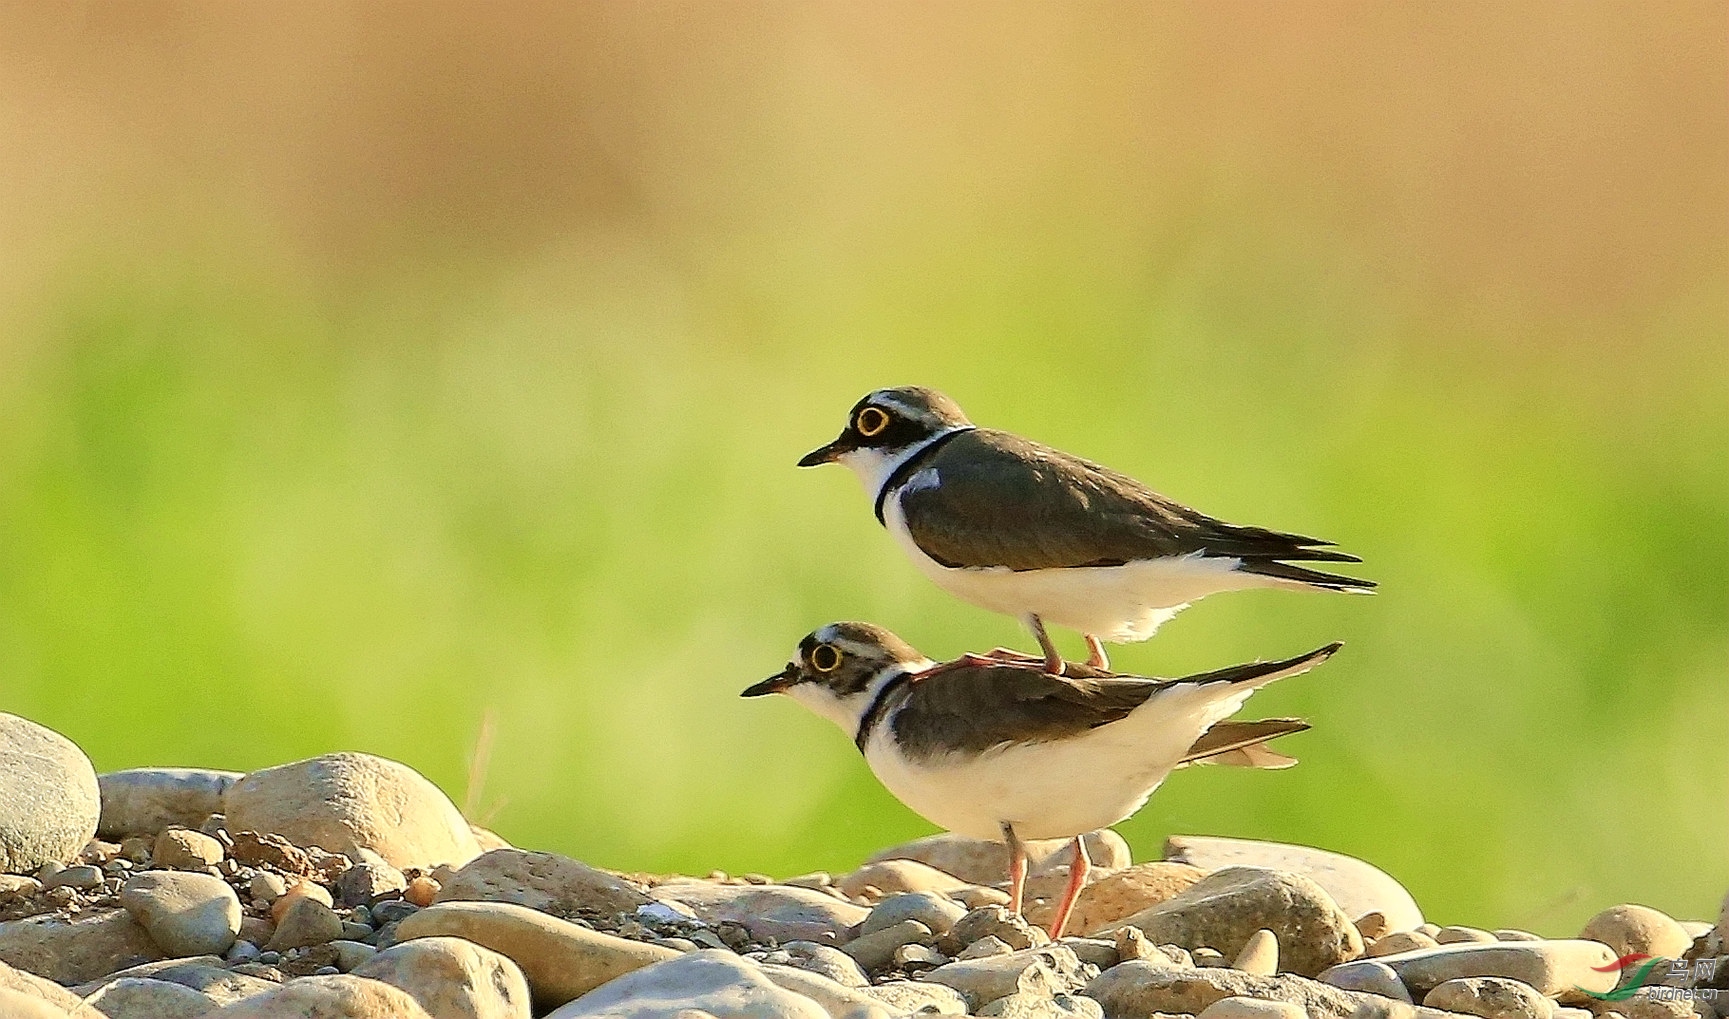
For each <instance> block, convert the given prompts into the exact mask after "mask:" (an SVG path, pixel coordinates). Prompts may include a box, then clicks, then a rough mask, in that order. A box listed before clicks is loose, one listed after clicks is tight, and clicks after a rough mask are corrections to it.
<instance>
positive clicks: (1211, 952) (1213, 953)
mask: <svg viewBox="0 0 1729 1019" xmlns="http://www.w3.org/2000/svg"><path fill="white" fill-rule="evenodd" d="M1191 958H1193V959H1194V961H1195V965H1196V966H1205V967H1208V968H1213V967H1217V968H1221V969H1222V968H1224V967H1226V966H1229V965H1230V961H1229V960H1227V959H1226V958H1225V954H1224V953H1223V952H1220V951H1218V950H1217V949H1213V948H1208V947H1206V946H1205V945H1202V946H1201V947H1200V948H1197V949H1195V951H1194V953H1193V955H1192V956H1191Z"/></svg>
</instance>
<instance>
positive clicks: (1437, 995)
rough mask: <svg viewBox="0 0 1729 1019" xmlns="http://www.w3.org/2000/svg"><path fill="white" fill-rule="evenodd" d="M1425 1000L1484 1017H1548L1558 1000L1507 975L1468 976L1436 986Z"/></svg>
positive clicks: (1438, 1006)
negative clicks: (1551, 999) (1550, 998)
mask: <svg viewBox="0 0 1729 1019" xmlns="http://www.w3.org/2000/svg"><path fill="white" fill-rule="evenodd" d="M1423 1004H1424V1005H1426V1006H1428V1007H1429V1008H1439V1009H1443V1010H1445V1011H1448V1012H1463V1013H1465V1014H1466V1015H1476V1016H1482V1017H1483V1019H1549V1017H1550V1013H1552V1012H1553V1011H1554V1009H1555V1003H1554V1002H1552V1001H1550V1000H1549V999H1548V998H1546V997H1544V996H1543V995H1541V994H1539V993H1537V989H1536V988H1534V987H1531V986H1530V985H1529V984H1522V983H1520V982H1519V981H1517V980H1509V979H1507V978H1505V977H1465V978H1462V979H1458V980H1448V981H1445V982H1443V983H1440V984H1438V985H1436V986H1435V989H1434V990H1432V991H1430V992H1429V993H1428V994H1427V995H1425V996H1424V997H1423Z"/></svg>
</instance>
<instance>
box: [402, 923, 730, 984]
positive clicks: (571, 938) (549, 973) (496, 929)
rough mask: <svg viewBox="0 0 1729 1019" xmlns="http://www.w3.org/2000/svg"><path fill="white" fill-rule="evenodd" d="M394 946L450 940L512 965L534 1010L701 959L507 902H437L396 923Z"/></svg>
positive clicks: (698, 953) (697, 953)
mask: <svg viewBox="0 0 1729 1019" xmlns="http://www.w3.org/2000/svg"><path fill="white" fill-rule="evenodd" d="M396 933H397V939H398V943H399V944H400V943H405V942H408V941H412V940H414V939H416V938H423V937H437V936H440V935H450V936H452V937H459V938H467V939H468V940H469V941H472V942H474V943H475V944H477V945H481V946H483V947H485V948H490V949H492V950H493V951H495V952H498V953H499V954H501V955H504V956H506V957H507V958H509V959H511V960H513V961H514V962H515V963H516V965H517V966H518V967H519V968H521V970H522V974H523V976H524V977H526V978H527V980H528V986H529V989H530V990H531V991H532V992H533V994H534V999H535V1002H536V1004H537V1006H538V1007H540V1008H542V1009H550V1008H555V1007H557V1006H560V1005H563V1004H564V1003H566V1002H568V1001H570V1000H571V999H573V998H577V997H580V996H581V995H584V994H587V993H588V992H589V991H592V990H594V989H595V988H597V987H599V986H601V985H602V984H605V983H608V982H609V981H612V980H614V979H616V978H618V977H622V976H624V975H625V974H627V973H630V972H632V971H633V970H637V969H641V968H643V967H645V966H649V965H651V964H653V963H657V962H665V961H668V960H672V959H677V958H689V957H692V956H697V955H706V954H708V953H704V952H690V953H685V954H683V955H681V953H679V952H678V951H677V950H676V949H671V948H665V947H662V946H660V945H650V944H646V943H644V942H641V941H628V940H626V939H624V938H620V937H615V936H613V935H611V934H603V933H601V932H599V931H593V930H589V929H587V928H585V927H579V926H577V925H576V924H574V923H570V922H568V921H565V920H560V919H558V918H557V917H553V916H548V915H546V914H545V913H541V912H538V911H536V910H532V909H529V908H528V907H526V906H518V905H516V904H515V903H511V902H440V903H438V904H436V905H434V906H430V907H428V908H426V909H423V910H421V911H420V912H418V913H416V914H414V915H413V916H411V917H408V918H407V919H406V920H403V921H402V925H401V926H400V927H398V928H397V932H396Z"/></svg>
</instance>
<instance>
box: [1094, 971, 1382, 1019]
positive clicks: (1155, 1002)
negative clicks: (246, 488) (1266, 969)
mask: <svg viewBox="0 0 1729 1019" xmlns="http://www.w3.org/2000/svg"><path fill="white" fill-rule="evenodd" d="M1084 993H1085V994H1086V995H1087V997H1089V998H1092V999H1094V1000H1096V1001H1097V1002H1098V1003H1099V1004H1101V1005H1103V1006H1104V1009H1105V1015H1107V1016H1113V1017H1117V1019H1127V1017H1130V1016H1133V1017H1137V1019H1139V1017H1145V1016H1147V1015H1148V1014H1149V1013H1155V1012H1164V1013H1170V1014H1172V1015H1196V1014H1198V1013H1200V1012H1201V1011H1203V1010H1204V1009H1206V1007H1207V1006H1208V1005H1211V1004H1213V1003H1214V1002H1216V1001H1218V1000H1219V999H1221V998H1228V997H1231V996H1233V995H1245V996H1248V997H1254V998H1262V999H1265V1000H1268V1001H1284V1002H1290V1003H1291V1004H1293V1005H1297V1006H1298V1007H1300V1008H1303V1009H1305V1010H1306V1011H1307V1012H1308V1013H1309V1014H1310V1015H1311V1016H1315V1017H1316V1019H1323V1017H1344V1016H1349V1015H1351V1013H1352V1012H1353V1011H1355V1010H1356V1008H1357V1007H1358V1005H1359V1004H1361V1003H1362V1002H1363V1001H1365V1000H1373V999H1367V998H1365V997H1364V996H1363V995H1360V994H1354V993H1352V992H1349V991H1342V990H1340V989H1338V988H1337V987H1332V986H1329V985H1327V984H1324V983H1319V982H1316V981H1314V980H1308V979H1305V978H1303V977H1298V976H1293V975H1291V974H1288V973H1281V974H1279V975H1277V976H1271V977H1263V976H1255V975H1253V974H1249V973H1243V972H1240V971H1238V970H1234V969H1179V968H1176V967H1172V966H1170V965H1169V964H1161V963H1160V962H1158V961H1157V960H1137V961H1134V962H1125V963H1122V964H1121V965H1118V966H1113V967H1111V968H1110V969H1108V970H1105V971H1104V972H1103V973H1101V974H1099V975H1098V976H1097V977H1095V978H1093V980H1092V981H1091V982H1090V983H1088V984H1087V986H1086V990H1085V992H1084ZM1402 1007H1404V1008H1410V1006H1408V1005H1406V1006H1402Z"/></svg>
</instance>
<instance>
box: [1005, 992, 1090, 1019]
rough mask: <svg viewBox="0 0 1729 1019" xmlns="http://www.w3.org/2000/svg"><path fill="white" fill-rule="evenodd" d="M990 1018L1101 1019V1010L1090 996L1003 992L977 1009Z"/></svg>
mask: <svg viewBox="0 0 1729 1019" xmlns="http://www.w3.org/2000/svg"><path fill="white" fill-rule="evenodd" d="M978 1014H979V1015H981V1016H989V1017H992V1019H1104V1015H1105V1010H1104V1009H1103V1008H1101V1007H1100V1006H1099V1003H1098V1002H1096V1001H1094V1000H1093V999H1091V998H1088V997H1083V996H1081V995H1074V994H1062V993H1058V994H1054V995H1050V994H1038V993H1021V992H1018V991H1017V992H1016V993H1014V994H1005V995H1003V996H1002V997H1000V998H998V999H997V1000H995V1001H993V1002H991V1003H990V1004H988V1005H986V1006H984V1007H983V1008H981V1009H979V1013H978Z"/></svg>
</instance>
